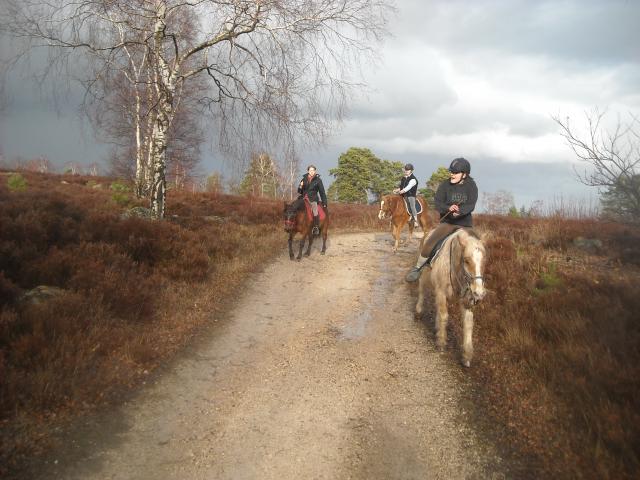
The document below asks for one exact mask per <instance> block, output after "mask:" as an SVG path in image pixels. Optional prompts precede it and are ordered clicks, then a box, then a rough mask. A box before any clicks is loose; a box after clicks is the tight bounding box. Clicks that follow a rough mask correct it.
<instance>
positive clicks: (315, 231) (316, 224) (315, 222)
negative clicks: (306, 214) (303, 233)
mask: <svg viewBox="0 0 640 480" xmlns="http://www.w3.org/2000/svg"><path fill="white" fill-rule="evenodd" d="M319 225H320V219H319V218H318V215H314V216H313V229H312V230H311V233H312V234H313V235H315V236H318V235H320V227H319Z"/></svg>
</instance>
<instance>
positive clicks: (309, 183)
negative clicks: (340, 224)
mask: <svg viewBox="0 0 640 480" xmlns="http://www.w3.org/2000/svg"><path fill="white" fill-rule="evenodd" d="M298 193H299V194H300V196H301V197H304V196H306V197H307V198H308V199H309V203H310V204H311V210H312V211H313V229H312V230H311V233H312V234H313V235H320V228H319V226H320V219H319V217H318V194H320V200H322V207H323V208H324V209H325V213H326V210H327V195H326V194H325V193H324V185H323V184H322V179H321V178H320V175H318V174H317V173H316V166H315V165H309V166H308V167H307V173H305V174H304V175H303V176H302V180H300V185H298Z"/></svg>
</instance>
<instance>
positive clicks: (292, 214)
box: [284, 199, 303, 232]
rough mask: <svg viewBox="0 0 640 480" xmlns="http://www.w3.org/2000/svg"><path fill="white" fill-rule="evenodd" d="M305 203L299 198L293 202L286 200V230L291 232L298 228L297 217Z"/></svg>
mask: <svg viewBox="0 0 640 480" xmlns="http://www.w3.org/2000/svg"><path fill="white" fill-rule="evenodd" d="M302 206H303V203H302V202H301V201H300V200H299V199H298V200H294V201H293V202H291V203H287V202H284V230H285V232H291V231H292V230H295V228H296V217H297V216H298V212H299V211H300V210H301V208H302Z"/></svg>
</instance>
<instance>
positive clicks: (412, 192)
mask: <svg viewBox="0 0 640 480" xmlns="http://www.w3.org/2000/svg"><path fill="white" fill-rule="evenodd" d="M411 179H413V180H415V181H416V184H415V185H414V186H413V187H411V189H410V190H409V191H408V192H406V193H403V194H402V196H403V197H415V196H416V193H418V179H417V178H416V176H415V175H414V174H413V173H412V174H411V175H409V176H408V177H402V178H401V179H400V190H402V189H403V188H404V187H406V186H407V185H409V181H411Z"/></svg>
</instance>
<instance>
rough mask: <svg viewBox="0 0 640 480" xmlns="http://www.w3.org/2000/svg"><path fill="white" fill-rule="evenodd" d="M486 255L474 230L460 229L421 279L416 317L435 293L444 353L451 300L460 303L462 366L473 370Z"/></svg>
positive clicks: (438, 339)
mask: <svg viewBox="0 0 640 480" xmlns="http://www.w3.org/2000/svg"><path fill="white" fill-rule="evenodd" d="M485 262H486V251H485V248H484V244H483V243H482V240H481V239H480V238H479V237H478V236H477V234H476V233H475V232H474V231H472V230H465V229H460V230H457V231H455V232H454V233H452V234H451V235H450V236H449V237H447V238H446V239H445V241H444V243H443V245H442V248H441V249H440V253H438V255H437V256H436V258H435V259H434V260H433V263H432V267H431V268H428V267H427V268H424V269H423V270H422V274H421V275H420V285H419V287H418V303H417V304H416V315H417V316H421V315H422V311H423V303H424V293H425V289H426V288H427V287H430V289H431V290H432V291H433V293H434V297H435V306H436V322H435V323H436V325H435V327H436V345H437V346H438V348H440V349H441V350H442V349H444V347H445V345H446V343H447V321H448V320H449V312H448V310H447V300H451V299H454V298H456V299H458V301H459V304H460V315H461V317H462V329H463V342H462V348H463V352H462V364H463V365H464V366H465V367H469V366H471V358H472V357H473V342H472V338H471V337H472V334H473V310H472V308H473V306H474V305H476V304H477V303H478V302H479V301H480V300H482V299H483V298H484V296H485V295H486V290H485V288H484V267H485Z"/></svg>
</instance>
